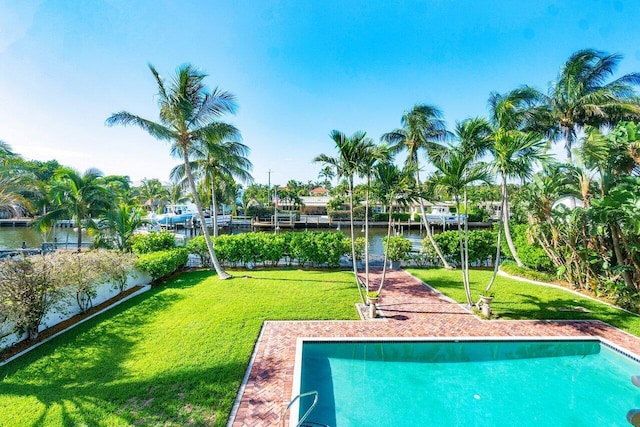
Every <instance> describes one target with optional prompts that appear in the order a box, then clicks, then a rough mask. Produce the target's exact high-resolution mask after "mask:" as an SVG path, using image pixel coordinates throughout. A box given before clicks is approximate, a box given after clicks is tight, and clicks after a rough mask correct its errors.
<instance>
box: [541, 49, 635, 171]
mask: <svg viewBox="0 0 640 427" xmlns="http://www.w3.org/2000/svg"><path fill="white" fill-rule="evenodd" d="M621 60H622V55H619V54H608V53H606V52H602V51H598V50H594V49H584V50H579V51H577V52H575V53H573V54H572V55H571V56H570V57H569V59H567V61H566V62H565V63H564V64H563V66H562V68H561V69H560V72H559V73H558V77H557V79H556V81H555V82H553V83H552V84H551V87H550V88H549V91H548V94H547V95H542V94H541V96H540V101H541V102H542V106H541V107H540V108H539V109H538V111H537V113H538V117H537V119H536V120H537V124H536V125H537V126H538V127H540V130H543V131H545V132H547V133H548V134H549V136H550V137H551V138H552V139H554V140H562V139H564V148H565V151H566V154H567V161H568V162H569V163H571V162H572V152H571V149H572V147H573V144H574V142H575V140H576V133H577V131H579V130H580V129H582V128H583V127H584V126H585V125H591V126H594V127H599V126H602V125H613V124H615V123H616V122H618V121H620V120H622V119H627V120H628V119H638V118H639V117H640V101H639V99H638V96H637V94H636V92H635V91H634V86H637V85H638V84H640V73H629V74H625V75H624V76H622V77H619V78H617V79H615V80H611V81H608V82H607V80H608V79H609V78H610V77H611V76H612V75H613V74H614V72H615V70H616V68H617V67H618V64H619V63H620V61H621Z"/></svg>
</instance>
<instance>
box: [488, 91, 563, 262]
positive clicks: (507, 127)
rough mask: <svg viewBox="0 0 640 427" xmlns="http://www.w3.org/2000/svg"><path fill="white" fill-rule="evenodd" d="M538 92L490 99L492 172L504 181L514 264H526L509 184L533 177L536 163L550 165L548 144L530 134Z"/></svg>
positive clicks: (506, 226)
mask: <svg viewBox="0 0 640 427" xmlns="http://www.w3.org/2000/svg"><path fill="white" fill-rule="evenodd" d="M537 96H538V94H537V92H536V91H535V89H532V88H530V87H522V88H518V89H515V90H512V91H511V92H507V93H506V94H498V93H492V94H491V95H490V96H489V110H490V114H491V126H492V132H491V135H490V136H489V138H490V140H491V144H489V146H488V147H487V151H488V152H489V153H490V154H491V155H492V157H493V161H492V163H491V168H492V170H493V172H494V173H495V174H496V175H497V176H499V177H500V182H501V184H500V186H501V197H500V199H501V221H502V226H503V229H504V235H505V239H506V240H507V244H508V246H509V250H510V251H511V254H512V256H513V259H514V261H515V262H516V264H518V266H520V267H522V266H524V264H523V263H522V261H521V260H520V257H518V253H517V251H516V247H515V245H514V244H513V239H512V238H511V230H510V228H509V201H508V188H507V181H508V180H509V179H515V178H519V179H521V180H524V179H526V178H529V177H531V174H532V173H533V166H534V165H535V164H536V163H542V164H544V163H545V162H548V161H549V160H550V159H551V157H550V156H549V155H547V154H546V150H547V148H548V144H547V142H546V140H545V139H544V138H543V137H542V135H541V134H539V133H535V132H530V131H526V129H527V127H528V126H529V125H530V123H531V122H532V120H533V118H534V117H535V115H536V114H537V112H536V111H537V110H536V107H535V105H536V102H537Z"/></svg>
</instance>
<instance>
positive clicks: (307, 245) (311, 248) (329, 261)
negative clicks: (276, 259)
mask: <svg viewBox="0 0 640 427" xmlns="http://www.w3.org/2000/svg"><path fill="white" fill-rule="evenodd" d="M350 252H351V242H350V241H349V239H347V238H346V237H345V236H344V234H342V233H335V232H315V231H308V232H303V233H291V240H290V243H289V255H290V256H291V258H293V259H295V260H296V261H297V263H298V264H299V265H304V264H305V263H307V262H311V263H312V264H313V265H316V266H319V265H328V266H330V267H336V266H339V265H340V257H341V256H342V255H345V254H347V253H350Z"/></svg>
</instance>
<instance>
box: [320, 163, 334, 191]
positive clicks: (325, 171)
mask: <svg viewBox="0 0 640 427" xmlns="http://www.w3.org/2000/svg"><path fill="white" fill-rule="evenodd" d="M335 176H336V174H335V172H334V171H333V169H332V168H331V166H325V167H323V168H322V169H320V172H319V173H318V179H323V178H324V181H323V185H324V188H327V189H331V180H332V179H333V178H335Z"/></svg>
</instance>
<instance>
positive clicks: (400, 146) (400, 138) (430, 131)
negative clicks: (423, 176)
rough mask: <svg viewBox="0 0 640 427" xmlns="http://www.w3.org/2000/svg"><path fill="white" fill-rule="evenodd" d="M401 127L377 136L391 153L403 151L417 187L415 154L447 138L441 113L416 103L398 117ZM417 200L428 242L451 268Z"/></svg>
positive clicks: (418, 171) (422, 202)
mask: <svg viewBox="0 0 640 427" xmlns="http://www.w3.org/2000/svg"><path fill="white" fill-rule="evenodd" d="M401 124H402V128H399V129H395V130H393V131H391V132H388V133H385V134H384V135H382V137H381V139H382V140H383V141H385V142H387V143H389V144H391V150H392V151H393V152H399V151H402V150H406V151H407V159H406V161H405V165H409V166H411V167H412V168H413V169H414V170H415V174H416V175H415V180H416V186H417V187H418V188H420V162H419V153H420V152H421V151H427V150H428V148H429V147H434V146H437V144H438V143H440V142H443V141H445V140H446V139H447V138H448V137H449V132H448V131H447V128H446V124H445V122H444V120H443V119H442V112H441V111H440V110H439V109H438V108H436V107H434V106H431V105H424V104H418V105H415V106H414V107H413V108H412V109H411V110H409V111H405V113H404V114H403V115H402V119H401ZM419 201H420V215H421V218H422V221H423V223H424V225H425V228H426V230H427V237H428V238H429V242H430V243H431V245H432V246H433V248H434V249H435V251H436V253H437V254H438V257H439V258H440V260H441V261H442V264H443V265H444V267H445V268H447V269H452V267H451V266H450V265H449V263H448V262H447V260H446V259H445V257H444V255H443V254H442V251H441V250H440V248H439V247H438V244H437V243H436V241H435V239H434V238H433V234H432V233H431V227H430V225H429V222H428V221H427V217H426V214H425V212H424V201H423V199H422V198H419Z"/></svg>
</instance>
